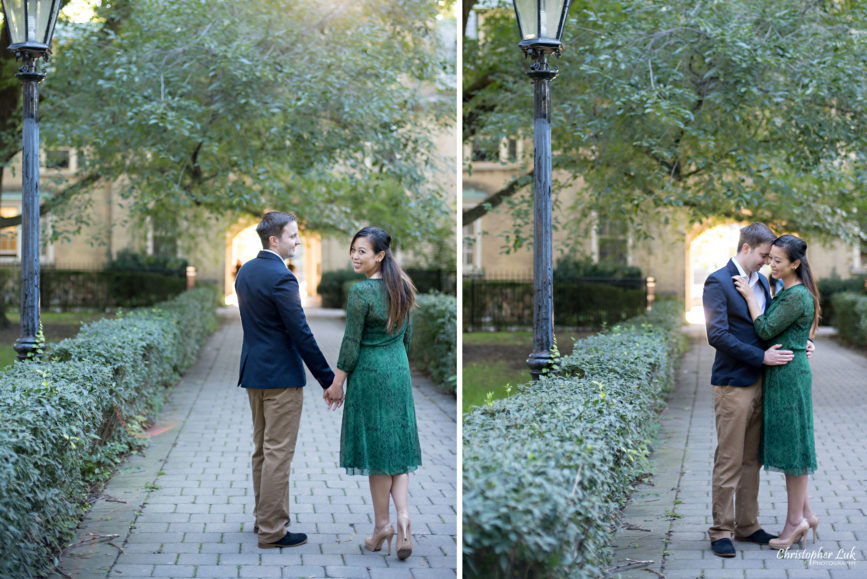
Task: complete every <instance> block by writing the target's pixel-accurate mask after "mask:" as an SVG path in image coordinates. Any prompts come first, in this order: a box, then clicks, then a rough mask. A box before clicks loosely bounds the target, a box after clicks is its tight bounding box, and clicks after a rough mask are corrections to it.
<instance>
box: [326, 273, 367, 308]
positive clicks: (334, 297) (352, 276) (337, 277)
mask: <svg viewBox="0 0 867 579" xmlns="http://www.w3.org/2000/svg"><path fill="white" fill-rule="evenodd" d="M363 279H364V274H360V273H355V272H354V271H352V270H351V269H338V270H334V271H326V272H325V273H323V274H322V279H321V280H320V281H319V285H318V286H316V293H318V294H319V295H320V296H322V307H323V308H345V307H346V297H347V295H348V294H346V293H344V287H345V285H346V282H350V281H361V280H363Z"/></svg>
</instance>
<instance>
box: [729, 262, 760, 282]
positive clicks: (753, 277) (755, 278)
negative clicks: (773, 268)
mask: <svg viewBox="0 0 867 579" xmlns="http://www.w3.org/2000/svg"><path fill="white" fill-rule="evenodd" d="M732 261H733V262H735V267H736V268H738V273H739V274H741V275H742V276H744V277H745V278H747V281H748V282H749V284H750V285H753V284H755V283H756V282H757V281H758V280H759V272H757V271H754V272H753V273H752V274H750V275H747V272H746V270H745V269H744V267H743V266H742V265H741V263H740V262H739V261H738V260H737V258H736V257H733V258H732Z"/></svg>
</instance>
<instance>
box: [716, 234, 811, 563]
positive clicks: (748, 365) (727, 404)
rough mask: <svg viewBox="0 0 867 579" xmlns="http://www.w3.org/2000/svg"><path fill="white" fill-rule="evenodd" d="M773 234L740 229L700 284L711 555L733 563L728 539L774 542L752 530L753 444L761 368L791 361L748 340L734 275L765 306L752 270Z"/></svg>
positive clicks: (763, 286)
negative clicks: (730, 249) (708, 363)
mask: <svg viewBox="0 0 867 579" xmlns="http://www.w3.org/2000/svg"><path fill="white" fill-rule="evenodd" d="M774 239H776V235H774V233H773V232H772V231H771V230H770V229H769V228H768V227H767V226H766V225H764V224H762V223H753V224H751V225H748V226H746V227H744V228H742V229H741V234H740V239H739V241H738V252H737V255H735V256H734V257H733V258H732V259H730V260H729V262H728V264H726V266H725V267H723V268H721V269H719V270H717V271H715V272H713V273H712V274H711V275H710V276H709V277H708V278H707V280H706V281H705V283H704V294H703V295H702V301H703V302H704V315H705V323H706V326H707V340H708V343H710V345H711V346H713V347H714V348H715V349H716V357H715V358H714V362H713V370H712V371H711V384H712V385H713V390H714V414H715V415H716V432H717V448H716V452H715V453H714V464H713V490H712V496H713V498H712V501H713V507H712V508H713V526H712V527H710V529H708V535H709V537H710V541H711V549H712V551H713V552H714V554H715V555H717V556H720V557H734V556H735V548H734V544H733V543H732V540H731V539H732V537H733V536H734V538H735V539H736V540H739V541H751V542H754V543H760V544H767V542H768V541H770V540H771V539H773V538H774V537H775V535H771V534H769V533H766V532H765V531H764V530H763V529H762V528H761V526H760V525H759V523H758V514H759V501H758V495H759V473H760V468H761V465H760V464H759V461H758V452H759V439H760V436H761V428H762V366H763V365H768V366H777V365H783V364H786V363H788V362H789V361H791V360H792V359H793V357H794V354H793V353H792V352H791V351H790V350H781V349H780V348H781V346H780V345H779V344H776V345H774V346H771V347H770V348H767V347H766V345H765V344H764V342H763V341H762V340H761V339H760V338H759V337H758V336H757V335H756V332H755V328H754V326H753V319H752V317H751V316H750V312H749V309H748V308H747V303H746V300H744V298H743V297H742V296H741V295H740V294H739V293H738V291H737V290H736V289H735V285H734V281H733V280H732V278H733V277H734V276H744V277H746V278H748V280H749V283H750V285H751V286H753V291H754V293H755V295H756V298H757V300H759V302H760V303H759V306H760V307H761V308H762V309H763V310H764V309H765V308H766V307H767V305H768V304H769V303H770V302H771V293H770V288H769V286H768V280H767V278H765V276H763V275H762V274H760V273H758V271H759V269H761V267H762V266H763V265H765V264H767V263H768V262H769V260H768V256H769V255H770V251H771V242H773V241H774Z"/></svg>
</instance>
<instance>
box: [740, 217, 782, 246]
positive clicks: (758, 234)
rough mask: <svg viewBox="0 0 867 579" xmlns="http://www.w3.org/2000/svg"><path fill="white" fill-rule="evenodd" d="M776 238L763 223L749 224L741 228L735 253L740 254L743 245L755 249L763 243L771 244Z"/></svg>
mask: <svg viewBox="0 0 867 579" xmlns="http://www.w3.org/2000/svg"><path fill="white" fill-rule="evenodd" d="M776 238H777V236H776V235H775V234H774V232H773V231H771V228H770V227H768V226H767V225H765V224H764V223H750V224H749V225H747V226H746V227H742V228H741V236H740V239H738V250H737V253H740V252H741V249H743V247H744V244H745V243H746V244H747V245H749V246H750V247H753V248H755V247H758V246H760V245H764V244H765V243H773V242H774V240H775V239H776Z"/></svg>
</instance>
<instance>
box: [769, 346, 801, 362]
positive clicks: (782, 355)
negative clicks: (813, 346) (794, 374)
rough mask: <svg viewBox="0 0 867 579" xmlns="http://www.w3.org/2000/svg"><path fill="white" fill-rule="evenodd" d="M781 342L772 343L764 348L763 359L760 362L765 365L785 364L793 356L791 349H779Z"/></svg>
mask: <svg viewBox="0 0 867 579" xmlns="http://www.w3.org/2000/svg"><path fill="white" fill-rule="evenodd" d="M782 347H783V345H782V344H774V345H773V346H771V347H770V348H768V349H767V350H765V359H764V360H763V361H762V364H764V365H765V366H785V365H786V364H788V363H789V362H791V361H792V359H793V358H794V357H795V354H794V353H793V352H792V351H791V350H780V348H782Z"/></svg>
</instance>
